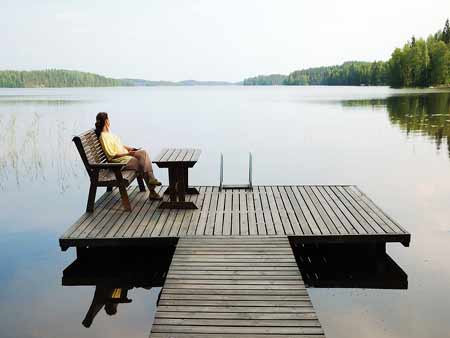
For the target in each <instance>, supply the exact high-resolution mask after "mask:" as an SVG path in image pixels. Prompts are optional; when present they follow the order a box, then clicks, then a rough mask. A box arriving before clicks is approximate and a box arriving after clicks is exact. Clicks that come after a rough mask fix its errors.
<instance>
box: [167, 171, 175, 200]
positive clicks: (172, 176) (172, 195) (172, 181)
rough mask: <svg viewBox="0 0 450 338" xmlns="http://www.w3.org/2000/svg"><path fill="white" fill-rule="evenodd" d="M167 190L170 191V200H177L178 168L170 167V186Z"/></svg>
mask: <svg viewBox="0 0 450 338" xmlns="http://www.w3.org/2000/svg"><path fill="white" fill-rule="evenodd" d="M167 190H168V191H169V195H170V201H171V202H175V201H176V200H177V175H176V168H169V188H168V189H167ZM167 190H166V191H167Z"/></svg>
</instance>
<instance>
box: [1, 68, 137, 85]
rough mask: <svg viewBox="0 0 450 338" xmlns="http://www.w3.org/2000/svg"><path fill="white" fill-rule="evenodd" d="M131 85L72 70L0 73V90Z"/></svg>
mask: <svg viewBox="0 0 450 338" xmlns="http://www.w3.org/2000/svg"><path fill="white" fill-rule="evenodd" d="M130 85H133V84H132V83H131V82H129V81H126V80H118V79H111V78H107V77H104V76H100V75H97V74H92V73H84V72H78V71H72V70H60V69H48V70H38V71H8V70H5V71H0V88H40V87H52V88H57V87H112V86H130Z"/></svg>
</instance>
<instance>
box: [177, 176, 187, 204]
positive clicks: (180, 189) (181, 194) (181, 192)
mask: <svg viewBox="0 0 450 338" xmlns="http://www.w3.org/2000/svg"><path fill="white" fill-rule="evenodd" d="M183 169H186V170H183ZM185 172H187V168H177V169H176V175H177V195H178V202H185V201H186V183H187V182H185Z"/></svg>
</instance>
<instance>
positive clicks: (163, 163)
mask: <svg viewBox="0 0 450 338" xmlns="http://www.w3.org/2000/svg"><path fill="white" fill-rule="evenodd" d="M201 152H202V151H201V150H200V149H193V148H165V149H163V150H161V152H160V153H159V154H158V156H156V158H155V159H154V160H153V163H155V164H156V165H157V166H158V167H160V168H164V167H169V166H188V167H192V166H194V164H195V163H197V161H198V158H199V157H200V154H201Z"/></svg>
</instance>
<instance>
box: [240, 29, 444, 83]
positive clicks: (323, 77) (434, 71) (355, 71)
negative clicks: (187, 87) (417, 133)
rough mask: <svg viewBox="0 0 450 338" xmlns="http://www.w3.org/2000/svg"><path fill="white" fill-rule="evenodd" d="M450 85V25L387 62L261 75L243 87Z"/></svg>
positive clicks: (413, 42) (400, 50)
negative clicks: (286, 73) (287, 73)
mask: <svg viewBox="0 0 450 338" xmlns="http://www.w3.org/2000/svg"><path fill="white" fill-rule="evenodd" d="M449 83H450V23H449V20H447V21H446V22H445V26H444V29H443V30H440V31H438V32H437V33H436V34H434V35H430V36H429V37H428V38H427V39H426V40H424V39H416V38H415V37H414V36H413V37H412V39H411V41H408V43H406V44H405V45H404V46H403V48H396V49H395V50H394V52H393V53H392V56H391V58H390V59H389V60H388V61H375V62H360V61H350V62H345V63H343V64H342V65H339V66H329V67H316V68H308V69H303V70H297V71H294V72H292V73H290V74H289V75H282V74H272V75H260V76H256V77H252V78H248V79H245V80H244V85H249V86H251V85H296V86H299V85H305V86H307V85H325V86H327V85H328V86H333V85H336V86H361V85H367V86H379V85H390V86H391V87H394V88H400V87H428V86H446V85H449Z"/></svg>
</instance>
